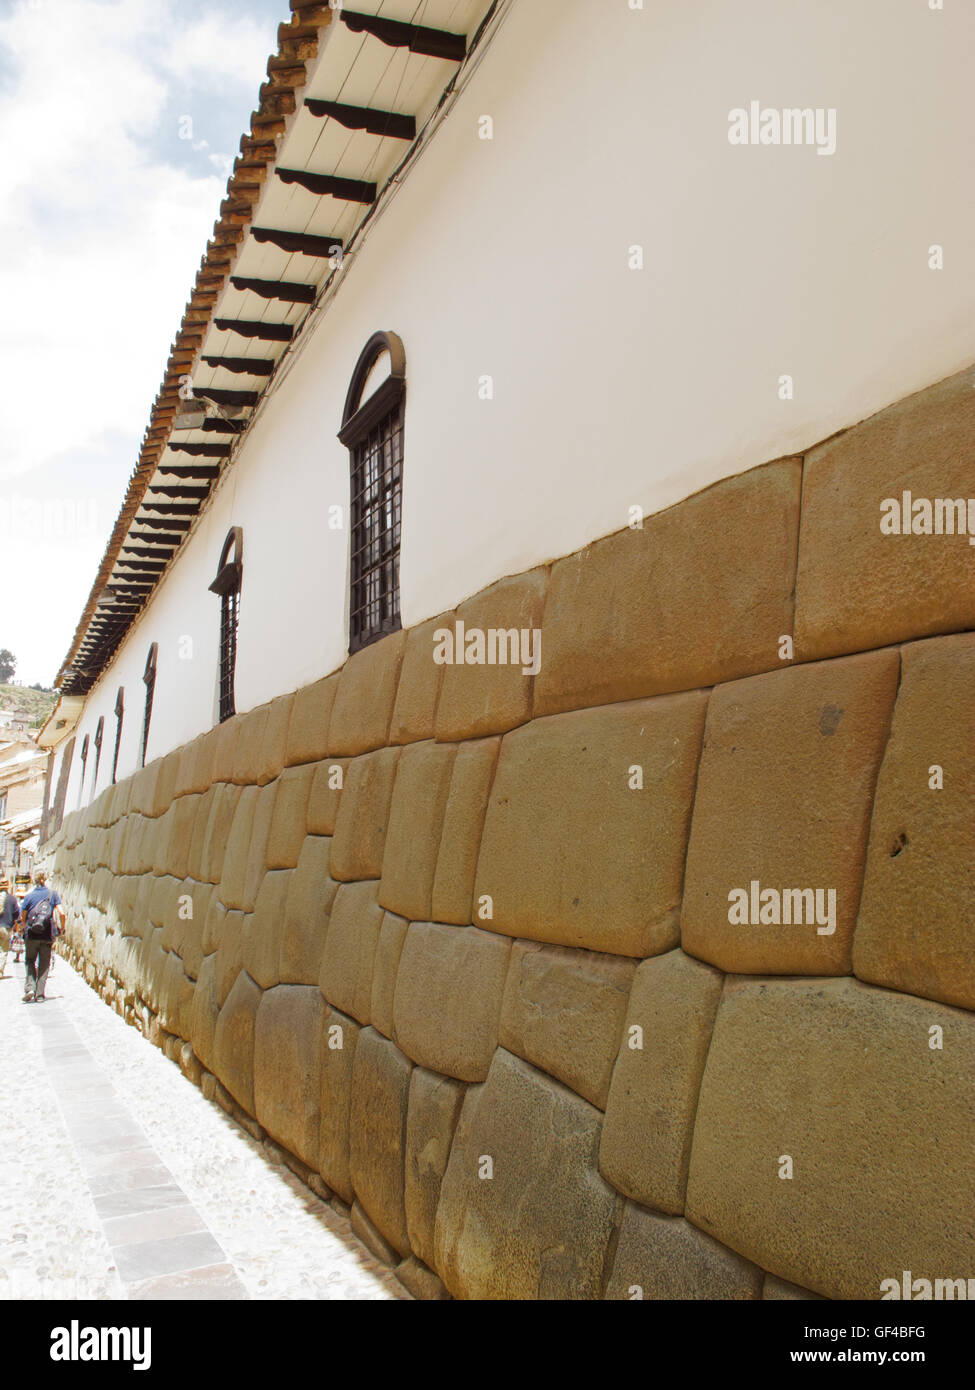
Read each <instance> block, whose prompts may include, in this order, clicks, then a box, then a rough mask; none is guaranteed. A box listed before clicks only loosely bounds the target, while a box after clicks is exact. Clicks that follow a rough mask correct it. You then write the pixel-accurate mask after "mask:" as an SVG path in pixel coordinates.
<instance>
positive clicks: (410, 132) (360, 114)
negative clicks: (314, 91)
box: [305, 97, 416, 140]
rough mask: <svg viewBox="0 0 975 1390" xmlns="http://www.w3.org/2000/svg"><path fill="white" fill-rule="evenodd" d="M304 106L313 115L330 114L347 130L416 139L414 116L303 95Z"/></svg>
mask: <svg viewBox="0 0 975 1390" xmlns="http://www.w3.org/2000/svg"><path fill="white" fill-rule="evenodd" d="M305 107H306V109H307V110H308V111H310V112H311V114H312V115H313V116H320V117H326V116H330V117H331V118H332V120H333V121H338V123H339V125H344V126H345V128H346V129H347V130H367V131H368V132H369V134H370V135H385V136H388V137H389V138H390V139H393V140H415V139H416V117H415V116H401V115H399V114H398V113H397V112H396V111H378V110H376V108H375V107H372V106H347V105H346V104H345V103H344V102H341V101H319V100H317V99H316V98H314V97H305Z"/></svg>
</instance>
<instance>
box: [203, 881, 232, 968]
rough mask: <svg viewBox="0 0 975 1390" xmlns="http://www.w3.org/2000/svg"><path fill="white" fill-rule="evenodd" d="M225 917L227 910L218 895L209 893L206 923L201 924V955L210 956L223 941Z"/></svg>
mask: <svg viewBox="0 0 975 1390" xmlns="http://www.w3.org/2000/svg"><path fill="white" fill-rule="evenodd" d="M226 916H227V909H226V908H225V907H224V905H223V903H222V902H221V901H220V894H219V893H211V894H210V901H209V904H208V906H207V915H206V921H205V922H204V924H203V940H202V943H201V945H202V947H203V954H204V955H205V956H209V955H212V953H213V952H214V951H216V950H217V948H218V947H219V945H220V942H221V941H222V940H223V924H224V920H225V919H226Z"/></svg>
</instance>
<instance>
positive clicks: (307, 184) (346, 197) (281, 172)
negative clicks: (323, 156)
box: [274, 169, 376, 204]
mask: <svg viewBox="0 0 975 1390" xmlns="http://www.w3.org/2000/svg"><path fill="white" fill-rule="evenodd" d="M274 172H275V174H276V175H277V177H278V178H279V179H280V180H281V182H282V183H289V184H290V183H296V184H298V186H299V187H300V188H305V189H307V190H308V192H309V193H316V194H318V196H319V197H330V198H341V199H342V201H343V202H346V203H367V204H368V203H374V202H375V201H376V185H375V184H374V183H367V182H366V180H365V179H342V178H337V177H336V176H335V175H334V174H310V173H309V172H308V171H307V170H306V169H275V171H274Z"/></svg>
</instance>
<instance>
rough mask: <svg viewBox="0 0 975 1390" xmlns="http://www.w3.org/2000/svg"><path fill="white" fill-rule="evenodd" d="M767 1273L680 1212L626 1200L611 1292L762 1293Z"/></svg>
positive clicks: (676, 1295)
mask: <svg viewBox="0 0 975 1390" xmlns="http://www.w3.org/2000/svg"><path fill="white" fill-rule="evenodd" d="M764 1276H765V1271H764V1270H762V1269H759V1268H758V1267H757V1266H756V1265H753V1264H750V1263H749V1262H748V1261H747V1260H743V1259H742V1258H741V1256H740V1255H736V1254H735V1252H734V1251H733V1250H729V1249H728V1248H727V1246H724V1245H721V1244H719V1242H718V1241H716V1240H712V1239H711V1237H710V1236H706V1235H705V1234H704V1233H703V1232H702V1231H699V1230H697V1228H696V1227H694V1226H691V1225H689V1223H688V1222H686V1221H684V1220H682V1218H681V1217H679V1216H659V1215H658V1214H657V1213H656V1212H651V1211H646V1210H644V1208H643V1207H638V1206H636V1205H635V1204H634V1203H633V1202H627V1203H626V1207H625V1210H624V1212H623V1220H622V1222H621V1224H620V1234H619V1241H618V1243H617V1246H616V1254H615V1256H614V1258H613V1268H612V1272H611V1273H610V1276H609V1281H608V1283H607V1285H606V1297H607V1298H612V1299H624V1300H631V1299H633V1298H636V1297H639V1298H645V1299H646V1298H650V1299H666V1300H671V1299H709V1300H721V1301H725V1300H742V1299H753V1298H761V1296H762V1281H763V1279H764ZM636 1290H639V1293H637V1292H636Z"/></svg>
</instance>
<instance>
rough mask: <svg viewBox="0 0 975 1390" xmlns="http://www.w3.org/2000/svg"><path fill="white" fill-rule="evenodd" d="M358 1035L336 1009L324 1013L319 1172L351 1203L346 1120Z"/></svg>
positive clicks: (352, 1022) (356, 1029)
mask: <svg viewBox="0 0 975 1390" xmlns="http://www.w3.org/2000/svg"><path fill="white" fill-rule="evenodd" d="M361 1031H362V1030H361V1029H360V1027H359V1025H358V1023H356V1022H355V1020H354V1019H351V1018H349V1017H348V1016H347V1015H345V1014H342V1013H339V1011H338V1009H329V1010H327V1012H326V1015H325V1021H324V1024H323V1031H322V1062H321V1076H322V1123H321V1130H320V1132H319V1171H320V1172H321V1175H322V1177H323V1178H324V1179H325V1181H326V1182H327V1183H328V1185H329V1187H330V1188H331V1189H332V1190H333V1192H337V1193H338V1194H339V1196H340V1197H341V1198H342V1199H343V1201H345V1202H351V1201H352V1200H353V1198H354V1196H355V1194H354V1193H353V1191H352V1179H351V1177H350V1176H349V1117H350V1112H351V1105H352V1065H353V1062H354V1060H355V1051H356V1045H357V1043H358V1041H359V1034H360V1032H361Z"/></svg>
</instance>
